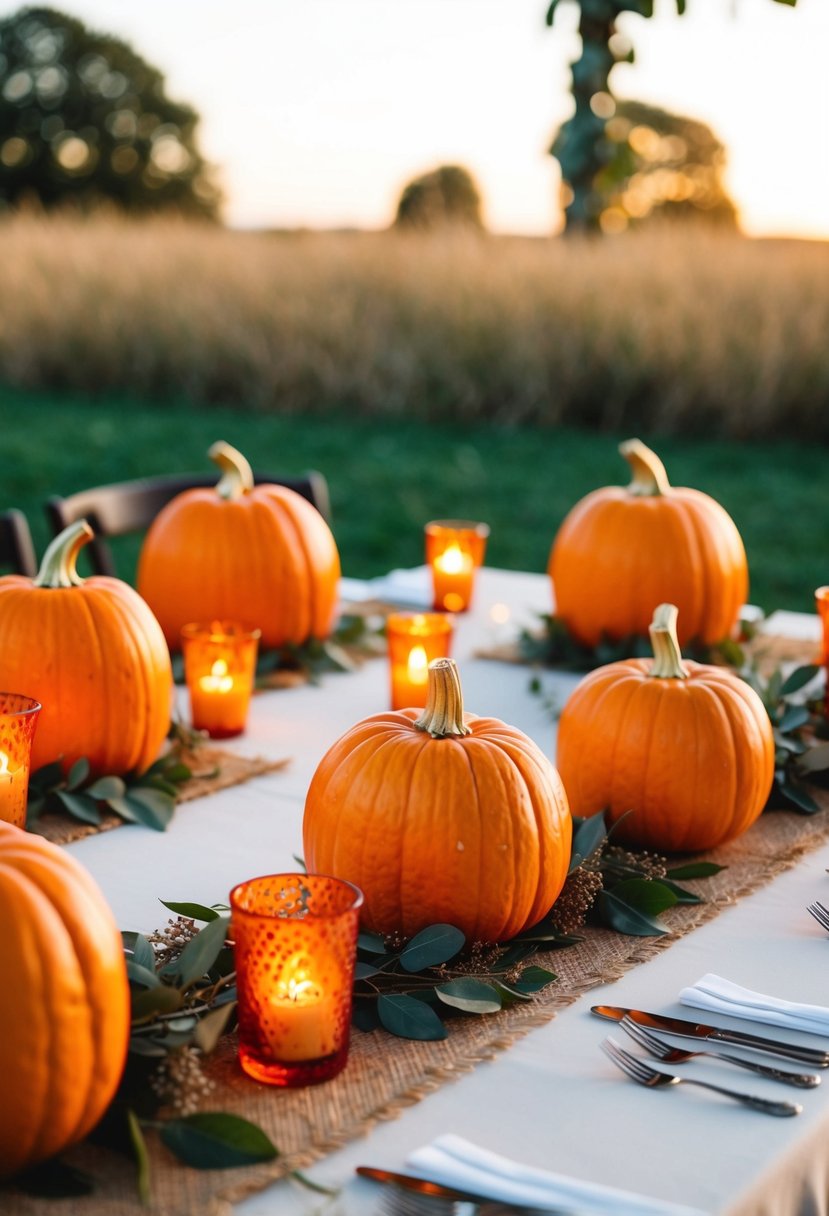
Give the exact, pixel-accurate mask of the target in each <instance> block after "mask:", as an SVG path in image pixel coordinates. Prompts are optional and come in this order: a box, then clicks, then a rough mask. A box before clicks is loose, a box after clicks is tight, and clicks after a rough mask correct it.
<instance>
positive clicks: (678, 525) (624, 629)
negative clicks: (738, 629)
mask: <svg viewBox="0 0 829 1216" xmlns="http://www.w3.org/2000/svg"><path fill="white" fill-rule="evenodd" d="M619 451H620V452H621V454H622V455H623V456H624V457H625V459H626V460H627V461H628V463H629V464H630V466H631V469H632V470H633V480H632V481H631V483H630V485H629V486H627V487H626V488H622V487H621V486H607V487H605V488H604V489H601V490H594V491H593V493H592V494H588V495H587V497H586V498H583V499H582V500H581V502H579V503H577V504H576V506H575V507H573V509H572V510H571V511H570V512H569V514H568V515H567V516H566V518H565V520H564V522H563V523H562V525H561V528H560V529H559V531H558V534H557V535H556V538H555V541H554V542H553V547H552V550H551V552H550V560H549V563H548V566H547V570H548V573H549V575H550V577H551V579H552V582H553V596H554V600H555V613H556V616H557V617H558V618H559V619H560V620H561V621H563V622H564V624H565V625H566V626H567V629H568V632H569V633H570V634H571V635H572V636H573V637H574V638H575V639H576V640H577V641H579V642H581V643H582V644H583V645H585V646H596V645H597V644H598V643H599V642H600V641H602V639H603V638H609V639H612V640H614V641H619V640H621V639H623V638H627V637H629V636H630V635H632V634H638V635H640V636H642V637H645V636H646V635H647V631H648V625H649V624H650V620H651V616H652V614H653V610H654V608H655V607H656V605H657V604H661V603H664V602H666V601H668V602H670V603H672V604H676V605H677V607H678V608H679V640H680V643H681V644H682V645H684V644H685V643H686V642H689V641H691V640H692V639H696V640H697V641H700V642H705V643H708V644H711V643H714V642H720V641H722V639H723V638H726V637H728V636H729V635H730V633H731V631H732V629H733V627H734V625H735V623H736V621H737V617H738V615H739V611H740V608H741V607H742V605H743V604H744V603H745V600H746V596H747V594H748V566H747V563H746V555H745V550H744V548H743V542H742V540H741V539H740V534H739V532H738V531H737V528H736V526H735V524H734V521H733V520H732V519H731V517H730V515H728V513H727V512H726V511H725V510H724V509H723V508H722V507H721V506H720V505H719V503H717V502H715V501H714V499H713V498H710V497H709V496H708V495H707V494H702V493H701V492H700V491H699V490H689V489H685V488H683V487H676V486H671V485H670V484H669V483H668V476H667V473H666V472H665V467H664V465H663V464H662V461H661V460H660V459H659V457H658V456H657V455H656V454H655V453H654V452H652V451H651V450H650V449H649V448H647V447H645V445H644V444H643V443H640V441H639V440H638V439H630V440H628V441H627V442H626V443H623V444H622V445H621V447H620V448H619ZM654 555H656V560H654Z"/></svg>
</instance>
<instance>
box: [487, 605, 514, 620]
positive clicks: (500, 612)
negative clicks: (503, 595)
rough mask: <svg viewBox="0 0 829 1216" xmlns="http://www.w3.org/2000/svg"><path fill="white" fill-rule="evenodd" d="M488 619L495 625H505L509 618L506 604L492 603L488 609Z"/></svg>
mask: <svg viewBox="0 0 829 1216" xmlns="http://www.w3.org/2000/svg"><path fill="white" fill-rule="evenodd" d="M489 615H490V619H491V620H492V622H493V623H494V624H495V625H506V623H507V621H508V620H509V618H510V610H509V605H508V604H493V605H492V607H491V608H490V610H489Z"/></svg>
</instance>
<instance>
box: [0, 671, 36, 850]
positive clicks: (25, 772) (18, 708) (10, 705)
mask: <svg viewBox="0 0 829 1216" xmlns="http://www.w3.org/2000/svg"><path fill="white" fill-rule="evenodd" d="M41 708H42V706H41V704H40V702H39V701H35V700H34V698H33V697H27V696H24V695H23V693H19V692H0V819H2V820H4V821H5V822H6V823H13V824H14V826H15V827H17V828H25V826H26V802H27V799H28V794H29V769H30V767H31V756H32V740H33V739H34V737H35V728H36V726H37V718H38V714H39V713H40V711H41Z"/></svg>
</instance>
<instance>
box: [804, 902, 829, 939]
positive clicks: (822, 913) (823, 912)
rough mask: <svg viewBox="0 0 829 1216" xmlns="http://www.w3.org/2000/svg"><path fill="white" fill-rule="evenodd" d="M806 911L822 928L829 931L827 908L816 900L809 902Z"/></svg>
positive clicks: (828, 911) (828, 910)
mask: <svg viewBox="0 0 829 1216" xmlns="http://www.w3.org/2000/svg"><path fill="white" fill-rule="evenodd" d="M806 911H807V912H809V913H810V914H811V915H812V916H813V917H814V918H815V920H816V921H817V923H818V924H819V925H820V927H821V928H822V929H825V930H826V932H827V933H829V909H827V908H824V906H823V904H821V903H818V902H817V900H816V901H815V902H814V903H813V904H809V906H808V908H807V909H806Z"/></svg>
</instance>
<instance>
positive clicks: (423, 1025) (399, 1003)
mask: <svg viewBox="0 0 829 1216" xmlns="http://www.w3.org/2000/svg"><path fill="white" fill-rule="evenodd" d="M377 1014H378V1016H379V1018H380V1021H381V1022H382V1024H383V1026H384V1027H385V1028H386V1030H388V1031H389V1033H390V1034H394V1035H397V1037H398V1038H400V1039H421V1040H436V1039H445V1038H446V1027H445V1026H444V1025H443V1023H442V1022H441V1020H440V1018H439V1017H438V1015H437V1014H436V1013H435V1012H434V1010H432V1009H430V1008H429V1006H428V1005H426V1004H424V1002H423V1001H416V1000H415V999H414V998H413V997H410V996H406V995H405V994H404V993H401V994H399V995H398V994H395V995H388V996H381V997H379V999H378V1001H377Z"/></svg>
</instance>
